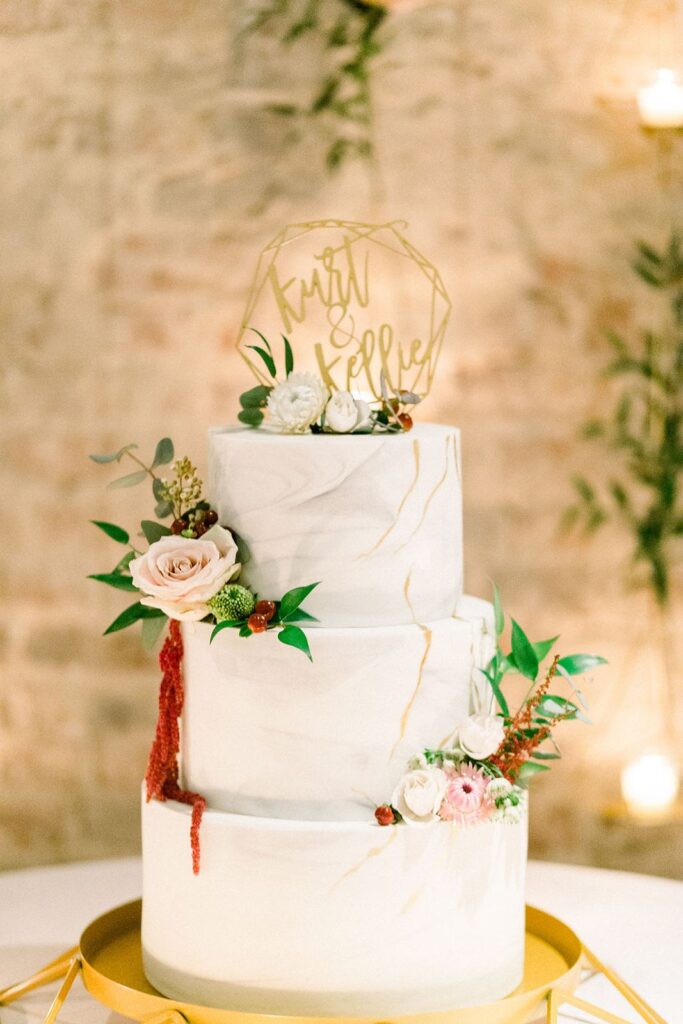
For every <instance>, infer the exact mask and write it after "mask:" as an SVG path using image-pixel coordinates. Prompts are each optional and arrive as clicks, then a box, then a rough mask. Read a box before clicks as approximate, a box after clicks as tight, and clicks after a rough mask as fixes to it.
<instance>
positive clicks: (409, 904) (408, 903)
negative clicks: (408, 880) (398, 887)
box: [399, 888, 423, 914]
mask: <svg viewBox="0 0 683 1024" xmlns="http://www.w3.org/2000/svg"><path fill="white" fill-rule="evenodd" d="M422 892H423V890H422V888H420V889H416V890H415V892H414V893H413V894H412V896H409V897H408V899H407V900H406V901H405V903H404V904H403V906H402V907H401V909H400V910H399V914H407V913H408V911H409V910H412V909H413V907H414V906H415V904H416V903H417V901H418V900H419V898H420V896H421V895H422Z"/></svg>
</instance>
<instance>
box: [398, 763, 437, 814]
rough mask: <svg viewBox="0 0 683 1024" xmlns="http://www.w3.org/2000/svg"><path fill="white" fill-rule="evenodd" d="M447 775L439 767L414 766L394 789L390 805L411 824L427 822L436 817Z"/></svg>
mask: <svg viewBox="0 0 683 1024" xmlns="http://www.w3.org/2000/svg"><path fill="white" fill-rule="evenodd" d="M447 784H448V776H447V775H446V773H445V772H443V771H441V769H440V768H415V769H414V770H413V771H410V772H407V773H406V774H405V775H404V776H403V778H402V779H401V781H400V782H399V784H398V786H397V787H396V789H395V790H394V793H393V796H392V798H391V803H392V806H393V807H395V808H396V810H397V811H398V812H399V814H400V815H401V817H402V818H404V819H405V821H407V822H408V823H412V824H427V823H428V822H430V821H435V820H436V818H437V817H438V813H439V808H440V807H441V804H442V803H443V798H444V794H445V792H446V786H447Z"/></svg>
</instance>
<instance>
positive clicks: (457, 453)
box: [453, 434, 462, 484]
mask: <svg viewBox="0 0 683 1024" xmlns="http://www.w3.org/2000/svg"><path fill="white" fill-rule="evenodd" d="M453 461H454V462H455V476H456V478H457V481H458V483H459V484H462V474H461V472H460V445H459V444H458V436H457V434H453Z"/></svg>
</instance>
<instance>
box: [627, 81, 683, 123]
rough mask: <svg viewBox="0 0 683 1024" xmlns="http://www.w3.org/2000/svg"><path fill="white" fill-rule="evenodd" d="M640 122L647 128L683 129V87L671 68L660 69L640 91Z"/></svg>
mask: <svg viewBox="0 0 683 1024" xmlns="http://www.w3.org/2000/svg"><path fill="white" fill-rule="evenodd" d="M638 110H639V112H640V120H641V121H642V123H643V124H644V125H645V126H646V127H647V128H681V127H683V85H682V84H681V83H680V82H679V80H678V76H677V75H676V72H675V71H672V69H671V68H659V69H658V70H657V71H656V72H655V75H654V80H653V81H652V82H651V83H650V84H649V85H645V86H643V88H642V89H639V90H638Z"/></svg>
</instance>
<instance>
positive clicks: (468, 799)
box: [439, 764, 494, 825]
mask: <svg viewBox="0 0 683 1024" xmlns="http://www.w3.org/2000/svg"><path fill="white" fill-rule="evenodd" d="M488 787H489V779H488V776H487V775H485V774H484V772H483V771H482V770H481V768H476V767H475V766H474V765H472V764H461V765H460V766H459V767H458V769H457V771H456V773H455V775H453V776H452V777H451V779H450V780H449V783H448V786H447V788H446V795H445V797H444V801H443V803H442V804H441V807H440V808H439V817H440V818H442V819H443V820H444V821H456V822H458V824H460V825H475V824H477V823H478V822H480V821H486V819H487V818H488V817H489V815H490V814H491V811H492V810H493V808H494V803H493V801H492V800H491V799H490V798H489V796H488Z"/></svg>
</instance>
